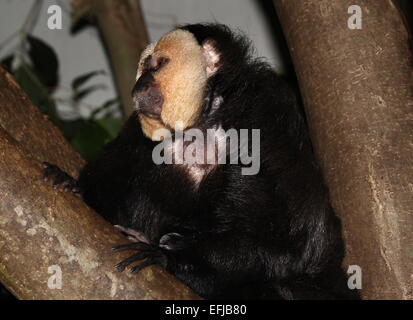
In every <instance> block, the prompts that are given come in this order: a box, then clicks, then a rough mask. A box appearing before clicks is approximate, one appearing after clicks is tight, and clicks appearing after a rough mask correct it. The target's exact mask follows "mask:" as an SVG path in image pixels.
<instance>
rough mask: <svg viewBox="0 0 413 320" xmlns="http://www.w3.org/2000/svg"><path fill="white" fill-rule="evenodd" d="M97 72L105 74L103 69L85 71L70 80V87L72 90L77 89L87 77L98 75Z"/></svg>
mask: <svg viewBox="0 0 413 320" xmlns="http://www.w3.org/2000/svg"><path fill="white" fill-rule="evenodd" d="M99 74H105V71H103V70H98V71H92V72H88V73H85V74H83V75H81V76H78V77H76V78H75V79H74V80H73V81H72V89H73V90H74V91H77V90H78V89H79V88H80V87H81V86H82V85H83V84H85V83H86V82H87V81H88V80H89V79H91V78H93V77H95V76H97V75H99Z"/></svg>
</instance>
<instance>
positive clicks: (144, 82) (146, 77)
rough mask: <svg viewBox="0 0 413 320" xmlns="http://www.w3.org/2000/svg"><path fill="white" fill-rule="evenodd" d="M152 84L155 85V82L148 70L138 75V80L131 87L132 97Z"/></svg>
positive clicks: (143, 91)
mask: <svg viewBox="0 0 413 320" xmlns="http://www.w3.org/2000/svg"><path fill="white" fill-rule="evenodd" d="M154 85H156V83H155V79H154V77H153V76H152V74H151V73H149V72H147V73H144V74H143V75H141V76H140V77H139V79H138V81H136V83H135V86H134V87H133V89H132V97H133V98H135V96H137V95H139V94H140V93H145V92H146V91H148V90H149V89H150V88H151V87H152V86H154Z"/></svg>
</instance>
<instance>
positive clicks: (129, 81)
mask: <svg viewBox="0 0 413 320" xmlns="http://www.w3.org/2000/svg"><path fill="white" fill-rule="evenodd" d="M71 3H72V7H73V10H74V17H77V16H81V15H85V14H87V15H88V16H91V17H94V18H96V20H97V24H98V27H99V30H100V32H101V35H102V37H103V40H104V43H105V45H106V47H107V50H108V53H109V57H110V61H111V64H112V67H113V71H114V75H115V82H116V86H117V88H118V92H119V94H120V99H121V103H122V108H123V111H124V114H125V116H126V117H127V116H128V115H129V114H130V113H131V112H132V111H133V107H132V98H131V91H132V88H133V85H134V82H135V77H136V72H137V69H138V62H139V57H140V53H141V51H142V50H143V49H144V48H145V46H146V45H147V44H148V33H147V30H146V26H145V21H144V18H143V14H142V10H141V7H140V4H139V0H71Z"/></svg>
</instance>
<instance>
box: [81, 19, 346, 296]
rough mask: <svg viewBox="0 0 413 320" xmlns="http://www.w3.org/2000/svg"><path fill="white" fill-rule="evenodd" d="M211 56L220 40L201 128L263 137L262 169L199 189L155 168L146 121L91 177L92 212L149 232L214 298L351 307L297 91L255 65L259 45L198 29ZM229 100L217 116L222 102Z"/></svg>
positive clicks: (230, 173) (187, 278)
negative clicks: (318, 301)
mask: <svg viewBox="0 0 413 320" xmlns="http://www.w3.org/2000/svg"><path fill="white" fill-rule="evenodd" d="M182 28H183V29H185V30H188V31H190V32H191V33H193V34H194V35H195V37H196V39H197V40H198V42H199V43H200V44H202V42H203V41H204V40H206V39H212V40H214V43H215V46H216V48H217V49H218V52H219V53H220V65H221V67H220V69H219V70H218V72H217V73H216V74H215V75H214V76H212V77H211V78H210V79H209V80H208V89H207V92H206V93H205V105H204V109H203V113H202V115H201V117H200V118H199V120H198V123H197V124H196V125H195V127H199V128H210V127H212V126H214V125H219V124H222V127H223V129H224V130H228V129H230V128H235V129H260V138H261V152H260V155H261V166H260V171H259V173H258V174H257V175H252V176H247V175H241V171H240V169H241V165H232V164H227V165H220V166H219V167H218V168H217V169H215V170H213V171H212V172H211V173H210V174H209V175H208V176H207V177H206V178H205V179H204V180H203V181H202V182H201V184H200V185H199V188H194V185H193V183H192V181H191V180H190V179H189V178H188V177H187V175H186V173H185V172H184V171H183V170H181V169H180V168H178V167H177V166H174V165H155V164H154V162H153V160H152V150H153V148H154V146H155V145H156V143H155V142H153V141H151V140H150V139H148V138H146V137H145V136H144V134H143V133H142V131H141V128H140V123H139V121H138V117H137V115H136V114H133V115H132V116H131V117H130V119H129V120H128V121H127V123H126V124H125V126H124V128H123V131H122V132H121V133H120V135H119V136H118V137H117V138H116V139H115V140H114V141H113V142H111V143H109V144H108V145H107V147H106V148H105V150H104V151H103V153H102V154H101V156H100V157H99V158H98V159H97V160H96V161H93V162H91V163H89V164H88V165H87V166H86V167H85V168H84V170H83V171H82V173H81V176H80V180H79V187H80V188H81V191H82V194H83V198H84V200H85V201H86V202H87V203H88V204H89V205H90V206H91V207H93V208H94V209H95V210H96V211H97V212H99V213H100V214H101V215H102V216H103V217H104V218H106V219H107V220H109V221H110V222H111V223H113V224H117V225H121V226H124V227H127V228H132V229H135V230H138V231H141V232H142V233H143V234H145V236H146V237H147V238H148V240H149V241H150V242H151V243H152V244H154V245H155V246H156V245H157V244H158V243H159V240H160V239H161V237H162V236H163V235H165V234H168V233H178V234H180V235H181V236H182V238H181V237H179V239H178V240H176V243H175V244H174V246H175V247H174V248H173V249H172V250H164V249H159V250H160V251H162V252H163V255H164V257H166V268H167V269H168V270H169V271H171V272H172V273H174V274H175V275H176V276H177V277H178V278H179V279H181V280H182V281H183V282H184V283H186V284H188V285H189V286H190V287H191V288H193V289H194V290H195V291H196V292H197V293H199V294H200V295H201V296H203V297H206V298H283V299H300V298H303V299H313V298H345V297H346V293H345V291H346V290H345V289H343V290H341V289H342V288H345V286H346V279H345V276H344V274H343V273H342V271H341V270H340V263H341V259H342V254H343V247H342V240H341V231H340V223H339V220H338V219H337V218H336V217H335V215H334V213H333V210H332V209H331V207H330V204H329V199H328V194H327V190H326V188H325V186H324V184H323V180H322V177H321V174H320V170H319V168H318V166H317V164H316V162H315V160H314V156H313V153H312V148H311V143H310V139H309V135H308V132H307V127H306V124H305V120H304V117H303V114H302V112H301V111H300V109H299V107H298V105H297V102H296V98H295V96H294V94H293V93H292V91H291V90H290V88H289V87H288V86H287V85H286V84H285V83H284V82H283V81H282V80H281V79H280V78H279V77H278V76H276V74H275V73H274V71H273V70H272V69H271V67H270V66H269V65H268V64H267V63H265V62H263V61H261V60H257V59H254V58H252V57H251V50H250V46H249V43H248V42H247V40H246V39H245V38H244V37H242V36H240V35H237V34H234V33H232V32H231V31H230V30H229V29H228V28H227V27H225V26H222V25H201V24H197V25H188V26H184V27H182ZM217 96H221V97H223V102H222V104H221V105H220V107H219V108H218V110H217V111H216V112H214V113H213V114H210V112H209V108H210V104H211V101H213V99H214V97H217Z"/></svg>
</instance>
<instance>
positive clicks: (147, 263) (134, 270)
mask: <svg viewBox="0 0 413 320" xmlns="http://www.w3.org/2000/svg"><path fill="white" fill-rule="evenodd" d="M154 264H156V261H154V260H152V259H147V260H146V261H145V262H143V263H141V264H138V265H137V266H134V267H133V268H132V269H131V272H132V273H138V272H139V271H141V270H143V269H145V268H146V267H149V266H152V265H154Z"/></svg>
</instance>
